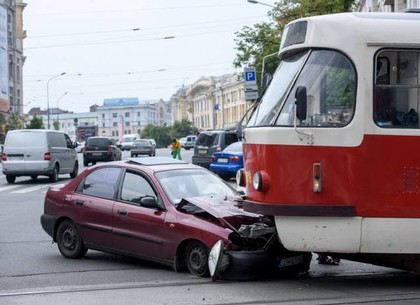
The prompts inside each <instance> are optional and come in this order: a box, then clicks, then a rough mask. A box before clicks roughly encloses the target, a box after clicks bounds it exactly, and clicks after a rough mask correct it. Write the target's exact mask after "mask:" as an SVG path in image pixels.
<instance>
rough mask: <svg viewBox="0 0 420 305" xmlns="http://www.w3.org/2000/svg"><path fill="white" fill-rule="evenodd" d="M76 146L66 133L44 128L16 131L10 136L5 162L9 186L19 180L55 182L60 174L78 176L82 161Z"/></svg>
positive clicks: (8, 134)
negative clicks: (80, 161) (44, 177)
mask: <svg viewBox="0 0 420 305" xmlns="http://www.w3.org/2000/svg"><path fill="white" fill-rule="evenodd" d="M75 146H76V144H74V143H73V142H72V141H71V140H70V138H69V136H68V135H67V134H65V133H64V132H59V131H53V130H44V129H23V130H12V131H9V132H8V133H7V135H6V141H5V142H4V148H3V153H2V154H1V160H2V163H3V174H5V175H6V180H7V182H8V183H14V182H15V179H16V177H19V176H30V177H31V178H32V179H36V178H37V177H38V176H48V177H49V178H50V181H51V182H56V181H58V175H60V174H70V177H71V178H74V177H76V176H77V174H78V170H79V161H78V158H77V153H76V151H75V150H74V148H75Z"/></svg>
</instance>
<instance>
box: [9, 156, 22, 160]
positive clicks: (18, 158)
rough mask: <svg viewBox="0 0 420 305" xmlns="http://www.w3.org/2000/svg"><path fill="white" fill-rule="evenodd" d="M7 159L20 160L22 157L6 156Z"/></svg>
mask: <svg viewBox="0 0 420 305" xmlns="http://www.w3.org/2000/svg"><path fill="white" fill-rule="evenodd" d="M7 160H8V161H21V160H23V157H7Z"/></svg>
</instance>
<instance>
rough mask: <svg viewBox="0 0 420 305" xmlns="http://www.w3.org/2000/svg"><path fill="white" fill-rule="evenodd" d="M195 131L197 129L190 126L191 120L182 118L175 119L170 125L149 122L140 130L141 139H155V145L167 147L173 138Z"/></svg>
mask: <svg viewBox="0 0 420 305" xmlns="http://www.w3.org/2000/svg"><path fill="white" fill-rule="evenodd" d="M196 131H197V129H194V128H193V127H192V123H191V121H189V120H187V119H183V120H182V121H175V123H174V124H173V126H171V127H167V126H154V125H152V124H149V125H147V126H146V127H144V128H143V130H142V131H141V137H142V138H143V139H155V141H156V146H157V147H167V146H168V145H170V144H171V142H172V139H173V138H181V137H185V136H186V135H189V134H192V133H195V132H196Z"/></svg>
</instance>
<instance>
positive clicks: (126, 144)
mask: <svg viewBox="0 0 420 305" xmlns="http://www.w3.org/2000/svg"><path fill="white" fill-rule="evenodd" d="M139 139H140V135H139V134H137V133H131V134H125V135H123V137H122V140H121V143H120V149H121V150H130V149H131V145H132V144H133V143H134V141H135V140H139Z"/></svg>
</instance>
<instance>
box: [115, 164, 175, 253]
mask: <svg viewBox="0 0 420 305" xmlns="http://www.w3.org/2000/svg"><path fill="white" fill-rule="evenodd" d="M144 196H151V197H154V198H156V199H157V197H158V196H157V194H156V191H155V189H154V188H153V187H152V184H151V183H150V182H149V180H148V179H147V178H146V177H145V176H143V175H141V174H139V173H136V172H129V171H127V172H126V173H125V175H124V179H123V182H122V187H121V193H120V198H119V200H118V201H116V202H115V203H114V208H113V233H114V235H113V236H114V247H115V248H116V249H119V250H123V251H125V252H129V253H132V254H135V255H137V256H142V257H149V258H156V259H167V258H168V257H167V254H165V253H167V251H166V250H165V249H164V246H165V245H166V242H165V236H167V234H166V233H165V232H166V231H167V228H166V226H165V217H166V211H162V210H157V209H153V208H147V207H142V206H141V205H140V199H141V198H142V197H144Z"/></svg>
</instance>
